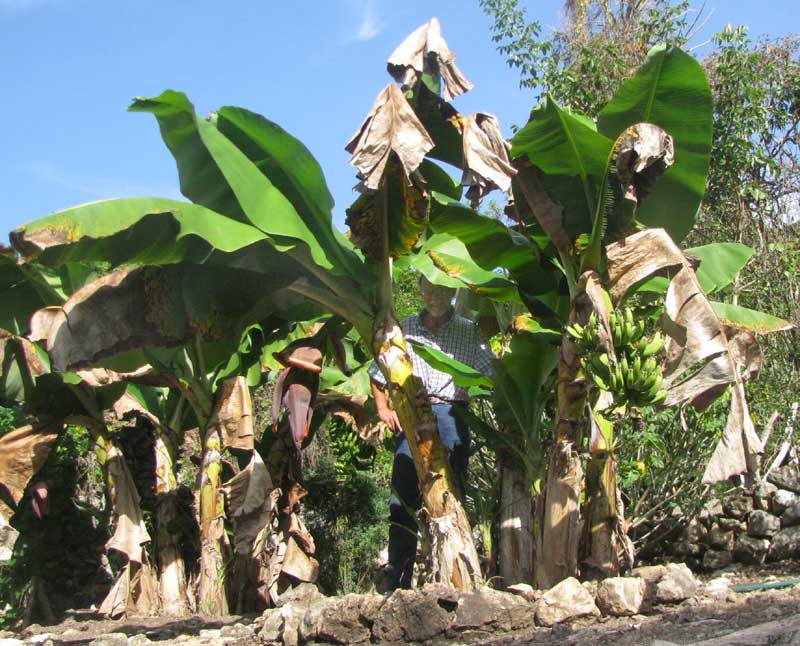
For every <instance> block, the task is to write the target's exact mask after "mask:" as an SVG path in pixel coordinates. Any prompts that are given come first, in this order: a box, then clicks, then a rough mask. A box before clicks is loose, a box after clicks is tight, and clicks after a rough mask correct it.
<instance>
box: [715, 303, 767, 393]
mask: <svg viewBox="0 0 800 646" xmlns="http://www.w3.org/2000/svg"><path fill="white" fill-rule="evenodd" d="M712 305H713V303H712ZM725 336H726V337H728V349H729V350H730V352H731V355H732V356H733V362H734V363H735V364H736V367H737V368H738V370H739V376H740V377H741V378H742V379H744V380H746V381H752V380H754V379H755V378H756V377H758V373H759V372H761V366H762V364H763V363H764V353H763V352H762V351H761V346H760V345H759V344H758V341H757V340H756V337H755V335H754V334H753V333H752V332H750V331H749V330H744V329H740V328H735V327H726V328H725Z"/></svg>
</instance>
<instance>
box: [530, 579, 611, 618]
mask: <svg viewBox="0 0 800 646" xmlns="http://www.w3.org/2000/svg"><path fill="white" fill-rule="evenodd" d="M599 615H600V610H599V609H598V608H597V606H596V605H595V603H594V599H593V598H592V595H591V594H589V592H588V591H587V590H586V588H584V587H583V586H582V585H581V584H580V582H579V581H578V579H576V578H574V577H570V578H568V579H564V580H563V581H562V582H561V583H559V584H558V585H556V586H554V587H552V588H550V589H549V590H548V591H547V592H545V593H544V594H543V595H542V598H541V599H539V601H537V602H536V621H537V622H538V623H539V624H541V625H542V626H548V627H549V626H553V625H555V624H558V623H561V622H562V621H568V620H570V619H577V618H578V617H588V616H594V617H597V616H599Z"/></svg>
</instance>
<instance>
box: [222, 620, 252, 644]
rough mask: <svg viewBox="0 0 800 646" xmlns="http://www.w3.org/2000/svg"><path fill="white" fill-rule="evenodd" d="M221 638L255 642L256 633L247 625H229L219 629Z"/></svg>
mask: <svg viewBox="0 0 800 646" xmlns="http://www.w3.org/2000/svg"><path fill="white" fill-rule="evenodd" d="M219 636H220V637H221V638H222V639H247V640H250V641H253V637H255V631H254V630H253V629H252V628H251V627H250V626H246V625H245V624H241V623H236V624H228V625H227V626H223V627H222V628H220V629H219Z"/></svg>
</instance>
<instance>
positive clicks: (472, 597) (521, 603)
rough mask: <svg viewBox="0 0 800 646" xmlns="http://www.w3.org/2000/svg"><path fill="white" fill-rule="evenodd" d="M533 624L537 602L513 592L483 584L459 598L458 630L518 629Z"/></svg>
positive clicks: (454, 623) (456, 625)
mask: <svg viewBox="0 0 800 646" xmlns="http://www.w3.org/2000/svg"><path fill="white" fill-rule="evenodd" d="M532 625H533V606H532V605H531V604H530V603H528V602H527V601H526V600H525V599H522V598H520V597H518V596H516V595H514V594H511V593H509V592H500V591H498V590H492V589H491V588H480V589H478V590H475V591H473V592H469V593H466V594H462V595H461V596H460V597H459V599H458V607H457V608H456V617H455V620H454V621H453V629H454V630H459V631H461V630H469V629H476V628H484V627H486V628H490V629H492V630H501V631H509V630H518V629H520V628H529V627H530V626H532Z"/></svg>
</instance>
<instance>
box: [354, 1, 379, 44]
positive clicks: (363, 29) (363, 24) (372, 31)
mask: <svg viewBox="0 0 800 646" xmlns="http://www.w3.org/2000/svg"><path fill="white" fill-rule="evenodd" d="M358 10H359V12H360V14H361V17H360V22H359V24H358V30H357V31H356V35H355V40H362V41H364V40H372V39H373V38H375V36H377V35H378V34H380V33H381V31H383V27H384V24H383V22H381V20H380V19H379V18H378V12H377V11H376V9H375V3H374V2H373V0H366V1H365V2H363V3H360V7H358Z"/></svg>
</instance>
